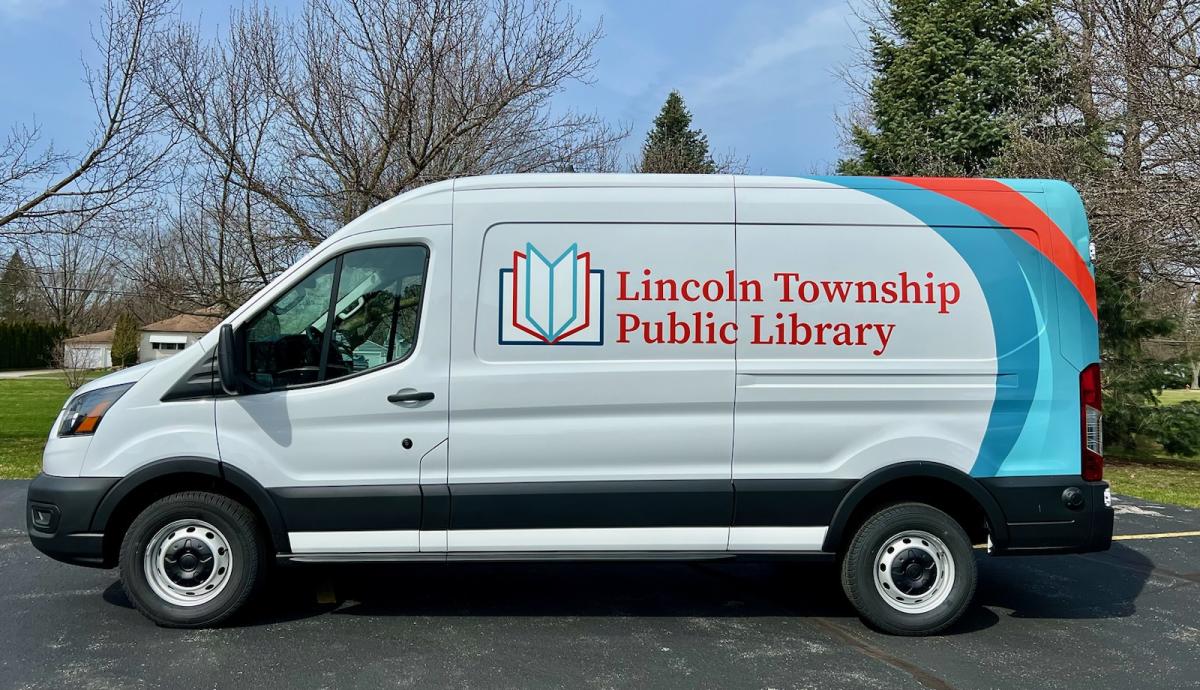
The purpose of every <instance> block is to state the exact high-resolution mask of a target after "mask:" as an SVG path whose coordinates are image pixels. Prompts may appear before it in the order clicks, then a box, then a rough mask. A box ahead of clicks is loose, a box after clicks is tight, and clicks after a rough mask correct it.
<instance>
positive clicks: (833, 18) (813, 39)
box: [688, 0, 853, 102]
mask: <svg viewBox="0 0 1200 690" xmlns="http://www.w3.org/2000/svg"><path fill="white" fill-rule="evenodd" d="M852 18H853V16H852V14H851V11H850V7H849V6H848V5H847V4H846V3H845V2H843V1H842V0H835V1H834V2H833V3H832V4H830V5H828V6H826V7H824V8H822V9H820V10H818V11H816V12H814V13H812V14H809V15H807V16H805V17H803V18H802V19H800V20H799V21H797V22H795V23H794V24H792V25H791V26H788V27H786V28H785V29H784V30H783V31H781V32H778V33H775V34H774V35H773V36H771V35H769V34H768V35H767V36H764V37H763V39H762V40H761V41H760V42H758V43H756V44H755V45H754V46H753V47H752V48H750V50H748V51H747V52H746V53H745V56H744V57H743V58H742V59H741V60H739V61H737V62H736V63H735V64H733V66H732V67H730V68H729V69H727V70H725V71H723V72H720V73H717V74H715V75H710V76H706V77H703V78H699V79H697V80H696V83H695V85H693V86H691V87H690V88H689V90H688V100H694V101H696V102H703V101H709V100H718V101H719V100H725V99H727V98H728V97H729V96H728V91H730V90H732V89H739V88H744V87H745V86H747V85H748V84H750V83H752V82H754V80H755V78H756V77H758V76H759V75H761V74H762V73H763V72H766V71H768V70H770V69H772V68H774V67H777V66H780V65H782V64H784V63H786V62H788V61H790V60H793V59H795V58H797V57H799V56H801V55H802V54H804V53H808V52H811V51H822V50H823V51H829V50H836V51H837V52H839V53H840V52H842V51H844V50H845V49H846V47H847V46H848V44H849V42H850V36H851V33H852V32H851V28H850V24H851V20H852ZM767 24H769V22H764V23H763V25H767ZM766 33H767V32H764V34H766ZM817 62H820V63H822V65H821V67H818V69H821V68H829V67H832V66H833V65H830V64H829V63H828V60H827V56H823V57H822V59H820V60H818V61H817ZM827 76H828V75H820V77H818V78H821V79H824V78H826V77H827Z"/></svg>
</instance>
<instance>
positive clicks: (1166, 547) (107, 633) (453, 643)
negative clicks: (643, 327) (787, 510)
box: [0, 481, 1200, 690]
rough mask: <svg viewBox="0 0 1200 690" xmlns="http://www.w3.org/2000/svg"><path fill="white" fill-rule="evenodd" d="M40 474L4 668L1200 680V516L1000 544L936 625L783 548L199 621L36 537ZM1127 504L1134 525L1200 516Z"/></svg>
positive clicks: (12, 492)
mask: <svg viewBox="0 0 1200 690" xmlns="http://www.w3.org/2000/svg"><path fill="white" fill-rule="evenodd" d="M26 486H27V482H19V481H8V482H0V601H2V602H3V607H4V611H3V615H2V616H0V687H37V688H62V687H90V688H110V687H156V686H170V687H176V688H190V687H203V688H212V687H238V688H242V687H289V688H307V687H351V686H362V687H390V686H402V687H411V686H417V687H487V688H494V687H567V688H578V687H629V686H637V687H655V688H659V687H713V688H717V687H719V688H743V687H744V688H758V687H772V688H810V687H811V688H837V687H846V688H914V687H926V688H1089V689H1091V690H1096V689H1097V688H1164V687H1172V688H1174V687H1200V537H1194V536H1193V537H1166V538H1153V539H1148V538H1137V539H1129V540H1122V541H1118V542H1116V543H1114V545H1113V548H1112V550H1111V551H1109V552H1106V553H1100V554H1089V555H1081V556H1055V557H1022V558H989V557H986V556H983V555H982V554H981V555H980V559H981V560H980V584H979V592H978V595H977V597H976V604H975V606H974V607H973V608H972V610H971V611H970V612H969V613H968V614H967V616H966V617H965V618H964V620H963V621H961V622H960V623H959V624H958V625H957V626H956V627H955V628H953V629H952V630H951V631H950V633H949V634H946V635H944V636H941V637H936V638H897V637H888V636H885V635H881V634H879V633H876V632H874V631H872V630H871V629H869V628H867V627H866V626H864V625H863V624H862V623H861V622H860V621H859V620H858V618H857V617H856V616H855V615H854V612H853V611H852V610H851V609H850V607H849V605H848V604H847V603H846V601H845V599H844V597H843V596H842V594H841V590H840V588H839V585H838V583H837V578H836V576H835V573H834V570H833V569H832V567H830V566H813V565H800V564H762V563H760V564H754V563H746V564H738V563H728V564H714V563H702V564H684V563H667V564H617V563H602V564H564V563H557V564H519V565H488V564H421V565H415V564H414V565H391V566H370V567H367V566H343V567H337V568H335V567H316V566H298V567H291V568H281V569H278V570H276V571H275V573H274V579H273V580H272V582H271V586H270V587H269V588H268V589H267V591H266V593H265V594H264V595H263V596H262V597H260V600H259V601H257V602H256V604H255V606H254V608H253V610H252V611H251V612H250V613H249V614H248V615H246V616H243V617H242V618H240V619H239V621H238V623H237V624H236V625H234V626H231V627H226V628H223V629H218V630H199V631H182V630H164V629H160V628H157V627H155V626H154V625H153V624H151V623H150V622H149V621H147V620H145V619H144V618H142V616H141V615H140V614H138V613H137V612H136V611H135V610H134V609H133V608H132V607H131V605H130V604H129V602H128V600H127V599H126V598H125V595H124V593H123V592H122V590H121V586H120V583H119V582H118V580H117V575H116V572H115V571H105V570H92V569H84V568H78V567H73V566H68V565H63V564H60V563H57V562H55V561H52V560H50V559H49V558H46V557H45V556H42V555H41V554H40V553H38V552H37V551H36V550H34V549H33V547H32V546H30V545H29V542H28V541H27V539H26V537H25V532H24V513H23V511H24V504H25V487H26ZM1118 511H1119V512H1118V516H1117V532H1118V534H1123V535H1144V534H1148V533H1173V532H1189V531H1195V530H1200V511H1194V510H1187V509H1183V508H1179V507H1175V506H1156V505H1152V504H1147V503H1145V502H1142V501H1136V500H1131V499H1126V500H1122V501H1119V502H1118Z"/></svg>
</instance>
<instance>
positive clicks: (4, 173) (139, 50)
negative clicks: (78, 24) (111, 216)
mask: <svg viewBox="0 0 1200 690" xmlns="http://www.w3.org/2000/svg"><path fill="white" fill-rule="evenodd" d="M169 4H170V0H125V1H124V2H122V3H121V4H116V0H109V2H108V4H107V5H106V6H105V10H104V21H103V22H102V24H101V27H100V29H99V31H98V32H97V33H96V34H95V35H94V40H95V43H96V47H97V50H98V52H99V55H100V59H99V63H98V64H97V65H95V66H94V67H93V66H88V65H86V64H85V65H84V71H85V76H86V79H87V82H88V85H89V87H90V90H91V98H92V102H93V104H94V106H95V109H96V122H97V123H96V130H95V133H94V135H93V137H92V141H91V143H90V146H89V147H88V149H87V150H86V151H83V152H82V153H79V154H71V153H67V152H63V151H59V150H57V149H55V147H54V145H53V144H52V143H43V142H42V138H41V135H42V132H41V129H40V128H39V127H38V126H36V125H34V126H21V125H16V126H13V128H12V129H11V131H10V133H9V134H8V136H7V138H6V139H5V140H4V142H3V143H2V144H0V237H6V236H7V237H10V238H11V237H15V236H23V235H29V234H36V233H37V232H39V231H40V230H41V229H42V228H44V225H41V224H39V223H38V221H40V220H44V219H50V218H54V217H57V216H62V215H67V214H75V213H83V214H85V215H87V214H94V213H97V212H99V211H101V210H104V209H107V208H114V207H118V206H121V205H122V204H126V203H129V202H130V201H131V200H133V199H135V198H137V197H139V196H140V195H142V194H143V193H144V192H147V191H152V190H153V188H154V186H155V179H154V178H155V170H156V168H157V166H158V164H159V163H160V162H161V161H162V160H163V157H164V156H165V155H166V151H167V150H169V148H170V145H171V142H170V140H169V138H164V137H163V136H161V135H162V131H161V130H160V129H159V127H158V125H159V122H160V118H159V113H160V111H161V103H160V102H159V101H158V100H157V99H156V98H154V97H153V96H152V94H151V93H150V92H149V91H148V90H147V89H146V88H145V84H144V81H143V79H142V77H143V74H144V71H145V70H146V68H147V66H148V64H149V63H151V62H153V59H154V56H153V50H154V49H155V47H156V46H157V44H158V41H157V39H156V38H155V37H156V34H157V32H158V31H160V30H161V28H160V27H161V25H162V21H163V19H164V18H165V17H166V16H167V14H168V12H167V10H168V9H169Z"/></svg>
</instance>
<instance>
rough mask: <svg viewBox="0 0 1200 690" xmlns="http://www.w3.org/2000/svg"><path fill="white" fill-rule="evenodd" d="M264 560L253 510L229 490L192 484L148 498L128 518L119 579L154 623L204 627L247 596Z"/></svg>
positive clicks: (234, 608)
mask: <svg viewBox="0 0 1200 690" xmlns="http://www.w3.org/2000/svg"><path fill="white" fill-rule="evenodd" d="M265 562H266V553H265V549H264V545H263V542H262V539H261V538H260V537H259V532H258V527H257V524H256V520H255V518H254V513H252V512H251V511H250V510H249V509H248V508H246V506H244V505H242V504H241V503H238V502H237V501H235V500H233V499H231V498H229V497H227V496H221V495H220V494H214V493H208V492H204V491H187V492H182V493H177V494H172V495H170V496H167V497H165V498H162V499H160V500H158V501H156V502H154V503H152V504H150V506H149V507H147V508H146V509H145V510H143V511H142V512H141V514H140V515H138V516H137V518H135V519H134V521H133V524H131V525H130V526H129V529H128V531H126V533H125V538H124V540H123V541H122V542H121V558H120V570H121V584H122V585H123V586H124V588H125V594H126V595H127V596H128V597H129V600H130V601H132V602H133V605H134V606H136V607H137V609H138V610H139V611H141V612H142V613H143V614H145V615H146V617H147V618H149V619H150V620H152V621H154V622H155V623H157V624H159V625H162V626H166V627H173V628H200V627H205V626H211V625H216V624H218V623H220V622H222V621H224V620H225V619H226V618H228V617H229V616H232V615H233V614H234V613H236V612H237V610H238V609H240V608H241V607H242V605H243V604H245V603H246V601H247V600H248V599H249V598H250V595H251V594H252V593H253V592H254V590H255V588H256V586H257V584H258V582H259V580H260V579H261V576H262V573H263V570H264V569H265V568H264V565H265Z"/></svg>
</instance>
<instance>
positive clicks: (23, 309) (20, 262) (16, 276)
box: [0, 251, 33, 322]
mask: <svg viewBox="0 0 1200 690" xmlns="http://www.w3.org/2000/svg"><path fill="white" fill-rule="evenodd" d="M32 291H33V281H32V276H31V275H30V270H29V266H28V264H26V263H25V260H24V259H22V258H21V253H20V252H17V251H14V252H13V253H12V256H10V257H9V258H8V263H6V264H5V265H4V272H3V273H0V321H8V322H14V321H25V320H28V319H31V318H33V313H32V307H33V298H32Z"/></svg>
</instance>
